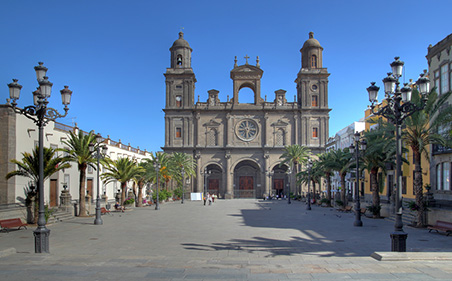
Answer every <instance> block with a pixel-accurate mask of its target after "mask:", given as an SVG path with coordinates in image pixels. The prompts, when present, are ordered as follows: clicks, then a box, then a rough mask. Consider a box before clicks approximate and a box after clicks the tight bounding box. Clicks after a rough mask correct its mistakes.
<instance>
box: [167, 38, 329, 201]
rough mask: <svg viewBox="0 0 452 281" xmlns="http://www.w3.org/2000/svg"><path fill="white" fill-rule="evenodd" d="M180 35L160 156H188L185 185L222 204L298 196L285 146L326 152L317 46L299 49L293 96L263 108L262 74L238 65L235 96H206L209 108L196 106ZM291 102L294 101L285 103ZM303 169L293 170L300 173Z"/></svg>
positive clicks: (323, 76)
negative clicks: (191, 169)
mask: <svg viewBox="0 0 452 281" xmlns="http://www.w3.org/2000/svg"><path fill="white" fill-rule="evenodd" d="M183 36H184V34H183V33H182V32H180V33H179V39H177V40H176V41H175V42H174V43H173V45H172V47H171V48H170V52H171V67H170V68H167V70H166V73H165V77H166V105H165V109H164V112H165V146H164V147H163V150H164V152H166V153H172V152H183V153H187V154H189V155H193V157H194V159H195V161H196V164H197V167H196V171H197V172H196V177H195V178H193V179H191V180H190V181H189V185H190V186H191V191H192V192H210V193H211V194H216V195H218V197H219V198H226V199H230V198H263V197H265V196H267V195H268V194H274V195H281V196H283V195H287V194H288V193H289V190H290V192H293V193H300V192H301V187H296V185H295V182H294V180H295V176H294V173H289V172H290V169H289V167H287V166H284V165H283V166H280V162H281V159H280V158H279V157H280V156H281V155H282V153H283V149H284V147H285V146H287V145H292V144H298V145H302V146H307V147H308V148H310V150H311V151H312V153H313V154H318V153H322V152H324V151H325V143H326V141H327V139H328V130H329V129H328V124H329V111H330V109H329V108H328V76H329V75H330V74H329V73H328V71H327V69H326V68H324V67H323V59H322V52H323V48H322V47H321V45H320V43H319V42H318V41H317V40H316V39H314V34H313V33H312V32H310V33H309V39H308V40H307V41H306V42H305V43H304V44H303V47H302V48H301V50H300V52H301V69H300V71H299V72H298V74H296V79H295V84H296V89H297V94H296V96H294V97H292V98H290V97H286V91H285V90H281V89H280V90H276V91H275V94H274V97H271V98H270V100H269V101H267V97H266V96H265V99H263V98H262V97H261V79H262V75H263V70H262V69H261V68H260V65H259V57H258V58H257V59H256V64H255V65H252V64H249V63H248V59H249V58H248V57H245V59H246V62H245V64H243V65H238V64H237V59H235V63H234V68H233V69H232V70H231V72H230V78H231V79H232V86H233V93H232V98H231V99H229V96H228V98H227V100H226V101H221V100H220V99H219V91H217V90H215V89H212V90H209V91H208V99H207V100H206V101H203V102H201V101H199V97H198V100H197V101H196V102H195V83H196V77H195V73H194V71H193V69H192V67H191V53H192V51H193V50H192V48H191V47H190V45H189V44H188V42H187V41H186V40H185V39H184V37H183ZM243 88H248V89H250V90H251V91H252V92H253V93H254V102H253V103H239V92H240V90H241V89H243ZM289 100H292V101H289ZM299 170H300V169H298V171H299Z"/></svg>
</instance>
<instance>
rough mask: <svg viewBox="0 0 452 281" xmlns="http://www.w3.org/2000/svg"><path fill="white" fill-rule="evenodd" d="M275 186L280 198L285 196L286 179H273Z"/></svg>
mask: <svg viewBox="0 0 452 281" xmlns="http://www.w3.org/2000/svg"><path fill="white" fill-rule="evenodd" d="M273 186H274V187H275V192H276V195H277V196H278V197H281V196H282V195H283V194H284V179H273Z"/></svg>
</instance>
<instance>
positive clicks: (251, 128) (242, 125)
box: [236, 120, 258, 141]
mask: <svg viewBox="0 0 452 281" xmlns="http://www.w3.org/2000/svg"><path fill="white" fill-rule="evenodd" d="M257 128H258V126H257V124H256V122H254V121H253V120H243V121H241V122H239V123H238V124H237V126H236V134H237V136H238V137H239V139H241V140H243V141H251V140H253V139H254V138H255V137H256V136H257Z"/></svg>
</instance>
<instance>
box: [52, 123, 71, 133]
mask: <svg viewBox="0 0 452 281" xmlns="http://www.w3.org/2000/svg"><path fill="white" fill-rule="evenodd" d="M55 129H57V130H60V131H65V132H72V131H73V129H74V128H73V127H71V126H69V125H64V124H61V123H58V122H55Z"/></svg>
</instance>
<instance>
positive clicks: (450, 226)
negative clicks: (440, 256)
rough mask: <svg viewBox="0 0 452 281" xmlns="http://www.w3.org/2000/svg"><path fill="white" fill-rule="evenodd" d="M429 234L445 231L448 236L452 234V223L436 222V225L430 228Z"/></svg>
mask: <svg viewBox="0 0 452 281" xmlns="http://www.w3.org/2000/svg"><path fill="white" fill-rule="evenodd" d="M427 228H428V232H432V230H435V231H436V232H439V231H444V232H446V233H447V236H449V234H450V233H451V232H452V222H447V221H436V224H435V225H432V226H429V227H427Z"/></svg>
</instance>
